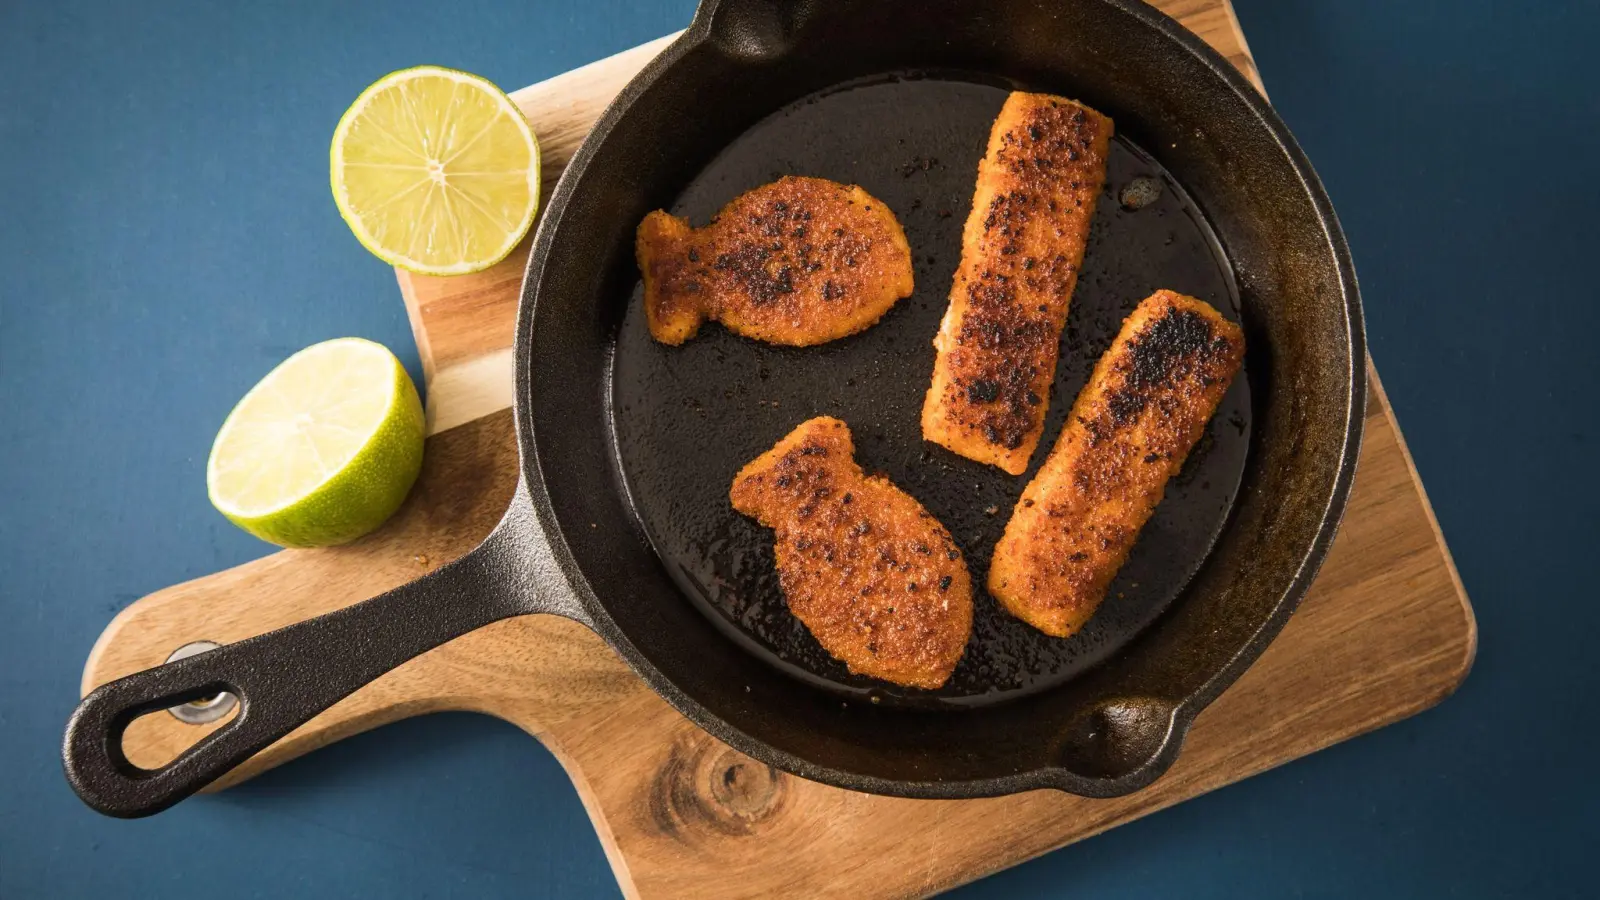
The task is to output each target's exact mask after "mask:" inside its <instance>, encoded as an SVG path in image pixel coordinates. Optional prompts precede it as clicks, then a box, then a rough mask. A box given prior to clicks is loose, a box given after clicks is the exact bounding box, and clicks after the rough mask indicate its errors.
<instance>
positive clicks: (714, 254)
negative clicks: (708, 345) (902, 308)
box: [635, 176, 912, 347]
mask: <svg viewBox="0 0 1600 900" xmlns="http://www.w3.org/2000/svg"><path fill="white" fill-rule="evenodd" d="M635 253H636V255H637V257H638V262H639V271H640V272H642V273H643V275H644V305H645V314H646V317H647V318H648V320H649V323H650V333H651V334H652V335H654V336H655V339H656V340H658V341H660V342H662V343H663V344H673V345H677V344H681V343H683V342H684V341H686V340H688V339H689V338H691V337H694V335H695V332H697V331H699V330H700V324H701V323H702V322H704V321H705V320H707V319H715V320H717V321H720V322H721V323H722V324H723V326H724V327H725V328H727V329H728V330H729V331H732V332H733V333H735V334H739V335H743V336H744V337H748V338H754V339H756V340H758V341H767V342H769V343H773V344H787V345H789V346H794V347H807V346H810V345H812V344H821V343H823V342H825V341H831V340H834V339H836V338H841V337H845V336H846V335H851V334H855V333H856V332H858V331H862V330H864V329H866V328H869V327H871V326H872V324H873V323H875V322H877V321H878V319H880V318H882V317H883V314H884V313H886V312H888V311H889V308H890V307H892V306H894V304H895V301H897V300H899V299H900V298H901V297H907V296H910V294H911V289H912V279H911V248H910V247H909V246H907V244H906V236H905V232H903V231H902V230H901V228H900V222H899V221H898V220H897V219H895V217H894V213H892V212H890V211H889V208H888V207H887V206H885V205H883V203H881V202H879V201H878V200H877V199H875V198H874V197H873V196H872V195H871V194H868V193H867V192H866V191H864V190H862V189H861V188H859V187H856V186H854V185H844V184H839V183H838V182H834V181H827V180H825V179H822V178H800V177H794V176H789V177H785V178H780V179H778V180H777V181H775V182H773V183H771V184H768V185H764V186H762V187H758V188H756V189H755V190H753V191H749V192H747V193H744V194H741V195H740V196H739V197H737V198H735V199H734V200H733V202H732V203H729V204H728V205H727V206H725V207H723V208H722V211H721V212H720V213H718V214H717V216H716V217H715V218H713V219H712V220H711V224H709V225H707V226H706V227H704V228H690V227H689V223H688V222H687V221H686V220H684V219H680V218H677V217H676V216H672V215H668V214H667V213H665V212H662V211H660V210H657V211H655V212H653V213H651V214H650V215H648V216H645V218H644V221H643V222H641V223H639V231H638V234H637V237H636V241H635Z"/></svg>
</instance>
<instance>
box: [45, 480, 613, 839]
mask: <svg viewBox="0 0 1600 900" xmlns="http://www.w3.org/2000/svg"><path fill="white" fill-rule="evenodd" d="M548 560H549V554H548V550H547V549H546V547H545V545H544V543H543V538H542V537H541V536H540V535H539V532H538V530H537V525H536V524H535V520H534V514H533V509H532V504H531V502H530V501H529V499H528V494H527V488H526V487H525V486H519V487H518V489H517V493H516V495H515V499H514V500H513V501H512V504H511V509H510V510H509V511H508V512H507V513H506V516H505V518H504V519H503V520H501V522H500V524H499V525H498V526H497V527H496V528H495V530H494V533H493V534H491V535H490V536H489V537H488V538H487V539H485V540H484V542H483V543H482V544H481V545H479V546H478V548H477V549H475V550H473V551H472V552H471V553H468V554H467V555H466V556H464V557H462V558H461V559H459V560H457V561H455V562H453V563H451V564H450V565H447V566H444V567H443V568H440V569H438V570H437V571H434V572H432V573H429V574H428V575H426V576H424V577H423V578H420V579H418V580H416V581H413V582H411V583H410V584H406V585H402V586H401V587H398V588H395V589H394V590H392V591H390V592H388V593H386V594H382V595H380V596H377V597H374V598H373V599H371V600H367V601H365V602H363V603H358V604H356V605H354V606H349V607H346V608H344V609H341V610H337V611H335V612H331V613H328V614H327V615H324V616H319V617H317V618H315V619H309V620H307V621H304V622H300V623H298V624H295V625H290V626H288V627H286V628H280V629H278V630H277V631H273V632H270V633H268V634H263V635H260V636H258V637H254V638H250V639H249V640H244V641H240V642H238V643H236V644H229V645H227V646H224V647H219V648H217V649H215V650H212V651H210V652H207V653H202V654H199V655H197V656H191V657H189V658H187V659H182V660H179V661H177V662H172V663H168V664H166V665H164V666H160V667H158V668H155V669H149V670H147V671H144V672H139V673H136V674H133V675H129V676H128V677H126V678H122V679H119V680H117V681H113V682H111V683H110V684H106V685H104V686H102V687H100V688H98V689H96V690H95V691H94V692H92V693H91V694H89V696H87V697H85V698H84V699H83V702H82V703H81V704H79V706H78V708H77V710H76V711H75V712H74V713H73V714H72V718H71V720H69V721H68V722H67V734H66V739H65V741H64V742H63V746H62V756H63V759H64V761H65V764H66V770H67V780H68V781H70V782H71V783H72V787H73V790H75V791H77V792H78V796H79V797H81V798H82V799H83V801H84V802H85V803H87V804H88V805H89V806H91V807H93V808H94V809H96V810H98V811H99V812H102V813H105V814H106V815H110V816H118V817H121V818H135V817H139V816H148V815H151V814H154V813H158V812H160V811H162V810H164V809H166V808H167V807H169V806H171V805H173V804H174V803H177V802H178V801H180V800H182V799H184V798H185V797H188V796H189V795H190V794H193V793H194V792H195V791H198V790H200V789H201V788H203V787H205V786H206V785H207V784H209V783H211V782H212V781H214V780H216V779H217V778H218V777H219V776H221V775H223V774H224V773H226V772H227V771H228V770H230V769H232V768H233V767H234V766H237V765H239V764H240V763H242V762H244V761H245V760H246V759H249V758H250V757H251V756H252V755H254V754H256V753H258V752H260V751H261V750H264V749H266V747H267V746H268V745H269V744H271V743H273V742H274V741H277V740H278V739H280V738H282V737H284V736H285V735H287V734H288V733H289V732H291V731H293V730H294V729H295V728H298V727H299V726H300V725H302V724H304V723H305V722H306V721H308V720H309V719H311V718H312V717H313V716H315V715H316V714H317V713H320V712H322V711H323V710H325V709H327V708H328V707H330V706H332V705H333V704H334V703H336V702H338V701H339V700H341V699H343V698H344V697H346V696H348V695H350V694H351V693H353V692H354V691H355V690H356V689H357V688H360V687H362V686H363V685H365V684H367V683H368V682H370V681H372V680H373V679H375V678H377V677H378V676H379V675H382V674H383V673H385V672H387V671H389V670H390V669H393V668H395V667H396V666H398V665H400V664H401V663H403V662H405V661H407V660H409V659H411V658H412V657H415V656H417V655H419V654H421V653H424V652H426V651H428V650H431V649H433V648H434V647H437V646H439V645H440V644H443V643H445V642H446V641H449V640H451V639H453V638H456V637H459V636H461V635H463V634H466V633H467V632H469V631H472V630H474V629H476V628H480V627H482V626H484V625H487V624H489V623H490V622H494V621H497V620H499V619H503V618H507V617H509V616H515V615H521V614H524V613H538V612H549V613H557V614H561V615H566V616H568V617H569V618H575V619H578V620H579V621H584V620H585V616H584V614H583V612H582V609H581V607H580V605H579V604H578V602H577V601H576V599H575V598H573V597H572V596H571V594H570V592H569V591H568V590H567V589H566V587H565V586H564V582H561V581H560V579H559V577H556V578H552V577H551V576H550V575H549V574H548V573H549V571H550V570H549V568H547V567H546V566H545V565H544V563H546V562H548ZM541 576H542V577H541ZM222 691H227V692H229V693H231V694H233V695H234V696H236V697H237V698H238V700H239V714H238V716H236V717H235V718H234V720H233V721H232V722H230V723H228V724H227V725H225V726H223V727H222V728H221V729H219V730H217V731H216V732H214V733H212V734H210V735H208V736H207V737H205V738H204V739H202V740H201V741H200V742H199V743H197V744H195V745H194V746H193V747H190V748H189V749H188V750H186V751H184V753H183V754H182V755H181V756H179V757H178V758H177V759H175V760H173V761H172V762H170V763H168V764H167V765H166V766H163V767H162V768H160V769H142V768H140V767H138V766H135V765H134V764H133V763H131V762H129V760H128V757H127V755H126V754H125V753H124V752H123V749H122V736H123V733H124V732H125V731H126V730H127V728H128V725H129V723H131V722H132V721H133V720H134V719H136V718H138V717H139V716H141V715H144V714H146V713H150V712H153V711H156V710H162V709H167V708H169V707H173V706H177V705H179V704H182V703H187V702H189V701H192V700H198V699H200V698H202V697H207V696H211V695H214V694H217V693H219V692H222Z"/></svg>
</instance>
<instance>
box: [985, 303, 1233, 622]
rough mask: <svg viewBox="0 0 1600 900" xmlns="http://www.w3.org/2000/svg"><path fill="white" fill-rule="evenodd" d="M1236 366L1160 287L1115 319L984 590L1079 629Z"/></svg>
mask: <svg viewBox="0 0 1600 900" xmlns="http://www.w3.org/2000/svg"><path fill="white" fill-rule="evenodd" d="M1243 361H1244V335H1243V333H1241V332H1240V331H1239V326H1237V325H1235V324H1233V323H1232V322H1229V321H1228V320H1226V319H1224V318H1223V317H1222V316H1221V314H1219V313H1218V312H1217V311H1216V310H1214V309H1212V308H1211V307H1210V306H1208V305H1207V304H1206V303H1204V302H1203V301H1200V300H1196V299H1194V298H1193V297H1186V296H1184V295H1182V294H1178V293H1174V292H1172V291H1157V292H1156V293H1154V294H1152V295H1150V297H1149V298H1147V299H1146V300H1145V301H1144V302H1143V303H1140V304H1139V306H1138V307H1137V308H1136V309H1134V311H1133V313H1132V314H1131V315H1129V316H1128V318H1127V319H1126V320H1125V321H1124V322H1123V323H1122V331H1121V333H1119V334H1118V335H1117V338H1116V340H1115V341H1114V342H1113V343H1112V344H1111V348H1110V349H1109V350H1107V351H1106V352H1105V355H1104V356H1102V357H1100V361H1099V362H1098V363H1097V364H1096V365H1095V368H1094V373H1093V374H1092V375H1091V376H1090V378H1089V383H1088V384H1087V385H1086V386H1085V387H1084V389H1083V392H1082V393H1080V394H1079V395H1078V401H1077V402H1076V403H1075V404H1073V407H1072V413H1071V414H1070V415H1069V416H1068V417H1067V425H1066V428H1065V429H1064V430H1063V431H1062V432H1061V437H1060V439H1058V440H1057V441H1056V446H1055V449H1053V450H1051V451H1050V457H1049V458H1048V459H1046V460H1045V463H1044V466H1043V467H1041V468H1040V469H1039V474H1038V475H1035V476H1034V479H1033V482H1032V483H1030V484H1029V485H1028V487H1027V488H1026V489H1025V490H1024V491H1023V492H1022V498H1021V499H1020V500H1019V501H1018V502H1017V505H1016V508H1015V509H1014V510H1013V512H1012V514H1011V521H1010V522H1009V523H1007V525H1006V530H1005V534H1004V535H1002V536H1001V538H1000V542H999V543H998V544H996V545H995V548H994V559H993V561H992V562H991V564H990V566H989V593H991V594H993V595H994V597H995V599H996V600H998V601H1000V605H1001V606H1003V607H1004V608H1005V609H1006V610H1008V611H1010V612H1011V614H1012V615H1014V616H1016V617H1017V618H1019V619H1022V620H1023V621H1025V622H1027V623H1029V624H1030V625H1032V626H1034V627H1035V628H1037V629H1039V630H1040V631H1043V632H1045V633H1046V634H1053V635H1055V636H1056V637H1067V636H1069V635H1071V634H1074V633H1076V632H1077V631H1078V629H1080V628H1082V627H1083V625H1084V623H1085V622H1087V621H1089V617H1090V616H1093V615H1094V612H1095V610H1096V609H1097V608H1098V607H1099V606H1100V601H1101V600H1102V599H1103V598H1104V597H1105V593H1106V588H1107V587H1108V586H1109V585H1110V584H1111V579H1112V578H1114V577H1115V576H1116V574H1117V570H1118V569H1120V568H1122V564H1123V563H1124V562H1126V561H1127V559H1128V551H1130V550H1131V549H1132V548H1133V543H1134V540H1135V539H1136V538H1137V537H1138V536H1139V529H1141V528H1143V527H1144V524H1145V522H1146V521H1148V520H1149V519H1150V515H1151V513H1153V512H1155V508H1156V505H1157V504H1159V503H1160V502H1161V497H1162V495H1163V493H1164V492H1165V491H1166V486H1167V480H1168V479H1169V478H1171V477H1172V476H1173V475H1175V474H1177V472H1178V470H1179V469H1181V468H1183V461H1184V459H1185V458H1187V457H1188V455H1189V451H1190V449H1191V448H1193V447H1194V445H1195V442H1196V441H1198V440H1199V439H1200V435H1201V434H1202V433H1203V432H1204V431H1205V426H1206V422H1207V421H1208V420H1209V419H1210V418H1211V415H1212V413H1214V412H1216V410H1217V404H1218V403H1220V402H1221V401H1222V395H1223V394H1225V393H1226V392H1227V390H1228V385H1229V384H1230V383H1232V381H1233V377H1234V375H1235V374H1237V373H1238V371H1239V367H1240V365H1242V364H1243Z"/></svg>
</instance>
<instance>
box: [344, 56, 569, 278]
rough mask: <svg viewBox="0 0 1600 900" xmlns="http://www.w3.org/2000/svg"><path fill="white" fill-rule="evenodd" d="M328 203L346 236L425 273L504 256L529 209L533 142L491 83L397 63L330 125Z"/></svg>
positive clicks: (534, 205)
mask: <svg viewBox="0 0 1600 900" xmlns="http://www.w3.org/2000/svg"><path fill="white" fill-rule="evenodd" d="M329 156H330V163H331V170H332V176H331V177H332V183H333V199H334V202H335V203H337V204H338V205H339V214H340V215H342V216H344V220H345V222H346V223H347V224H349V226H350V230H351V231H353V232H355V235H356V239H357V240H359V241H361V243H362V245H364V246H365V247H366V248H367V249H368V250H371V251H372V252H373V253H375V254H377V256H378V257H379V258H380V259H382V260H384V261H385V262H387V263H389V264H391V265H396V266H400V267H402V268H405V269H409V270H411V271H413V272H420V273H422V274H424V275H460V274H464V273H467V272H477V271H480V270H482V269H487V268H488V267H490V266H492V265H494V264H495V263H497V262H499V261H500V260H502V259H504V258H505V257H506V255H507V254H509V253H510V252H511V251H512V249H513V248H515V247H516V246H517V242H518V241H520V240H522V236H523V235H524V234H527V232H528V226H530V225H532V224H533V214H534V212H535V211H537V210H538V207H539V144H538V142H537V141H535V140H534V136H533V129H531V128H529V127H528V120H527V119H526V118H524V117H523V115H522V111H521V110H519V109H517V105H516V104H515V103H513V102H511V98H510V97H507V96H506V95H505V94H504V93H503V92H502V91H501V90H500V89H499V88H497V87H495V86H494V85H493V84H491V83H489V82H488V81H485V80H484V79H482V78H479V77H478V76H476V75H469V74H468V73H466V72H458V71H456V70H454V69H444V68H440V67H438V66H418V67H416V68H414V69H402V70H401V71H399V72H394V73H391V74H389V75H385V76H384V77H382V78H380V79H378V81H377V82H376V83H375V84H373V85H372V86H371V87H369V88H367V89H366V90H365V91H362V92H361V96H359V97H357V98H356V102H355V103H353V104H351V105H350V108H349V109H348V110H346V111H345V114H344V116H343V118H341V119H340V120H339V127H338V128H336V129H335V130H334V132H333V147H332V150H331V151H330V154H329Z"/></svg>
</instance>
